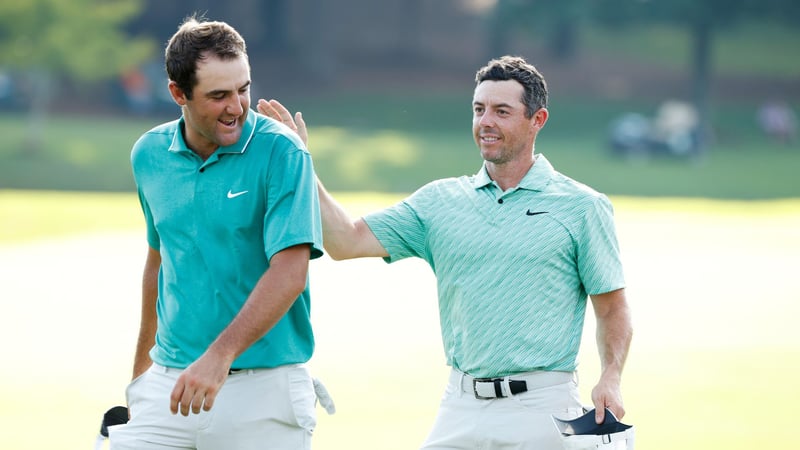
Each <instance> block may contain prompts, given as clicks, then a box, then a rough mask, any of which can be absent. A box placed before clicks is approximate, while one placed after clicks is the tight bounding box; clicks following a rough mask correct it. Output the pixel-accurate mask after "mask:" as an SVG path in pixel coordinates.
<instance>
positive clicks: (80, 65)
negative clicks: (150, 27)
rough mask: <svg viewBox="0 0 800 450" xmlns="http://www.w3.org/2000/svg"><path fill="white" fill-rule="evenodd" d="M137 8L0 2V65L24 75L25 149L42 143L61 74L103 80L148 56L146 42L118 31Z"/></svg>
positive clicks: (136, 0)
mask: <svg viewBox="0 0 800 450" xmlns="http://www.w3.org/2000/svg"><path fill="white" fill-rule="evenodd" d="M140 9H141V1H140V0H14V1H4V2H0V67H5V68H10V69H12V70H15V71H18V72H20V73H24V74H26V75H27V82H28V84H29V85H30V89H29V91H30V99H29V101H30V109H29V114H30V120H29V132H28V138H27V141H28V142H27V146H28V149H27V150H28V151H36V150H38V149H39V147H41V145H42V142H41V135H42V133H41V130H42V127H44V126H45V120H46V116H47V112H48V109H49V107H50V101H51V98H52V96H53V95H54V94H55V92H56V90H57V88H58V81H59V79H60V77H61V76H66V77H69V78H72V79H74V80H77V81H82V82H92V81H100V80H106V79H109V78H112V77H115V76H117V75H119V74H121V73H123V71H125V70H127V69H130V68H133V67H136V66H137V65H138V64H139V63H141V62H142V61H144V60H146V59H147V58H149V57H150V56H151V55H152V54H153V51H154V44H153V42H152V41H151V40H149V39H145V38H129V37H128V36H125V35H124V33H123V32H122V31H121V30H122V27H123V25H124V23H125V22H126V21H127V20H129V19H131V18H132V17H134V16H135V15H136V14H138V13H139V11H140Z"/></svg>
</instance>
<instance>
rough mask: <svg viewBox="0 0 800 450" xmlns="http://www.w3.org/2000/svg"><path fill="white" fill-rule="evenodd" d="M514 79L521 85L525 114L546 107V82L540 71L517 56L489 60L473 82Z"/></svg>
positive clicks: (531, 114)
mask: <svg viewBox="0 0 800 450" xmlns="http://www.w3.org/2000/svg"><path fill="white" fill-rule="evenodd" d="M487 80H488V81H506V80H514V81H516V82H518V83H519V84H521V85H522V87H523V88H524V93H523V95H522V99H521V100H522V103H523V104H524V105H525V116H526V117H528V118H531V117H533V114H534V113H535V112H536V111H538V110H539V109H540V108H547V83H546V82H545V81H544V77H543V76H542V74H541V73H539V71H538V70H537V69H536V67H534V66H533V65H531V64H529V63H528V62H527V61H525V59H523V58H521V57H519V56H503V57H501V58H497V59H493V60H491V61H489V62H488V63H487V64H486V66H484V67H481V68H480V69H479V70H478V72H477V73H476V74H475V82H476V83H477V84H480V83H481V82H483V81H487Z"/></svg>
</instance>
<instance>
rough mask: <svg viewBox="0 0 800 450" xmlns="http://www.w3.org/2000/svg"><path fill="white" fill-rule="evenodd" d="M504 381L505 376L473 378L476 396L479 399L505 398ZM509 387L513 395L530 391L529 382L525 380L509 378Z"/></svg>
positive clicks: (473, 388) (473, 389) (473, 390)
mask: <svg viewBox="0 0 800 450" xmlns="http://www.w3.org/2000/svg"><path fill="white" fill-rule="evenodd" d="M504 382H505V379H504V378H473V379H472V392H474V393H475V398H479V399H492V398H504V397H506V395H504V394H503V383H504ZM508 389H509V390H510V391H511V395H517V394H521V393H523V392H527V391H528V383H527V382H526V381H525V380H509V381H508ZM492 394H494V395H492Z"/></svg>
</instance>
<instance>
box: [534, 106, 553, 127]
mask: <svg viewBox="0 0 800 450" xmlns="http://www.w3.org/2000/svg"><path fill="white" fill-rule="evenodd" d="M549 115H550V113H549V112H548V111H547V108H539V109H538V110H537V111H536V112H535V113H533V117H532V119H533V120H532V122H531V123H532V124H533V125H534V126H535V127H536V128H539V129H542V128H543V127H544V124H545V123H546V122H547V117H548V116H549Z"/></svg>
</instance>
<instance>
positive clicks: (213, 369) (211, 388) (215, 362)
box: [169, 354, 230, 416]
mask: <svg viewBox="0 0 800 450" xmlns="http://www.w3.org/2000/svg"><path fill="white" fill-rule="evenodd" d="M229 369H230V364H226V363H224V362H223V361H220V360H219V359H217V358H214V357H213V356H210V355H209V354H205V355H203V356H201V357H200V359H198V360H197V361H195V362H194V363H193V364H192V365H190V366H189V367H187V368H186V370H184V371H183V373H182V374H181V375H180V376H179V377H178V381H176V382H175V388H174V389H173V390H172V394H171V395H170V403H169V409H170V411H172V414H177V413H178V411H179V410H180V413H181V414H182V415H184V416H188V415H189V410H190V409H191V411H192V413H194V414H200V410H201V409H202V410H203V411H208V410H210V409H211V407H212V406H214V400H215V399H216V398H217V394H218V393H219V391H220V389H222V385H223V384H224V383H225V379H226V378H227V377H228V370H229Z"/></svg>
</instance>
